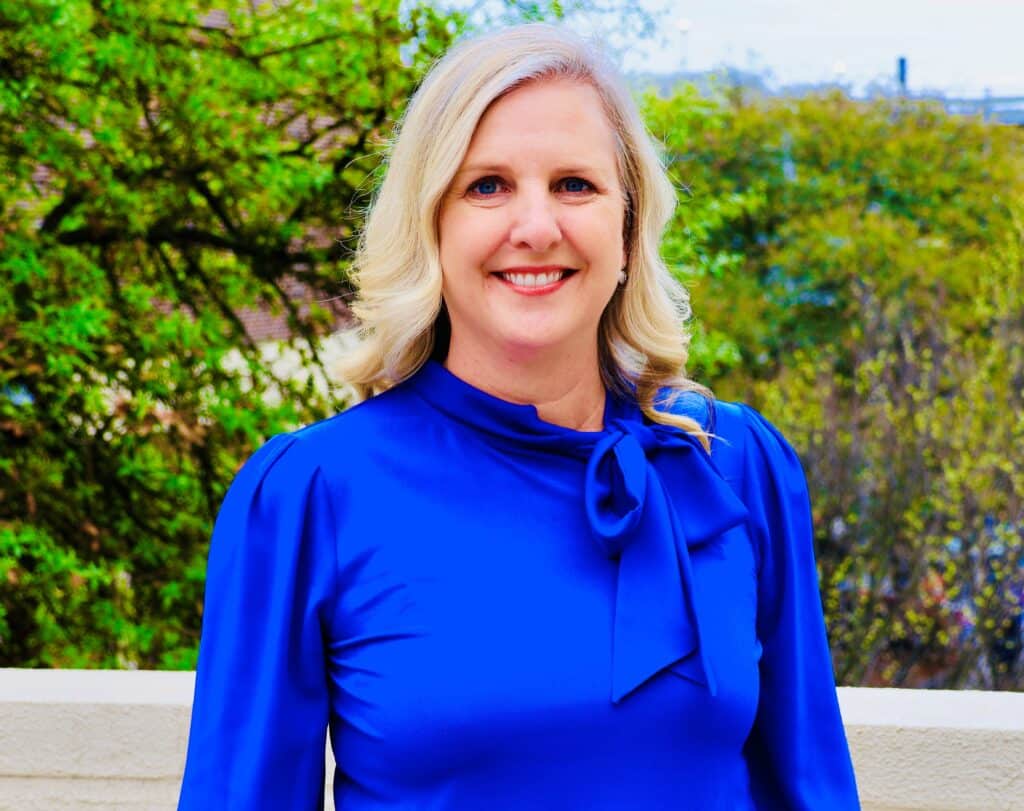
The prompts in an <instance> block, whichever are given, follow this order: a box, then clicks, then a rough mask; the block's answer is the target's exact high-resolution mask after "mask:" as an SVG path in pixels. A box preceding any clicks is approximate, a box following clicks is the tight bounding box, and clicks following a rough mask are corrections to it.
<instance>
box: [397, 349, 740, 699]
mask: <svg viewBox="0 0 1024 811" xmlns="http://www.w3.org/2000/svg"><path fill="white" fill-rule="evenodd" d="M406 385H408V386H409V387H411V388H412V389H413V390H414V391H415V392H416V393H417V394H419V395H420V396H421V397H422V398H423V399H425V400H426V401H427V402H428V403H430V404H431V405H432V406H433V407H434V408H436V409H437V410H438V411H440V412H442V413H444V414H445V415H446V416H448V417H450V418H451V419H453V420H456V421H457V422H460V423H462V424H464V425H467V426H469V427H471V428H473V429H475V430H477V431H480V432H482V433H484V434H486V435H488V436H489V437H490V438H491V439H492V440H493V441H495V442H497V443H499V444H502V445H506V446H508V445H511V446H513V447H515V448H516V449H518V450H530V451H534V452H536V453H538V454H545V453H551V454H556V455H560V456H567V457H570V458H575V459H579V460H580V461H581V462H583V463H584V465H583V467H582V473H583V477H582V481H581V485H582V488H581V490H582V492H581V498H582V500H583V506H584V509H585V512H586V516H587V520H588V522H589V525H590V529H591V531H592V535H593V540H594V542H595V543H597V544H598V546H599V548H600V549H601V550H602V551H603V553H604V554H605V555H606V556H607V557H608V558H610V559H613V560H616V561H617V562H618V567H619V572H618V583H617V588H616V596H615V621H614V628H613V640H612V674H611V700H612V701H613V702H616V703H617V702H619V701H621V700H622V699H623V698H624V697H625V696H626V695H627V694H629V693H631V692H632V691H633V690H635V689H636V688H638V687H639V686H640V685H642V684H643V683H644V682H645V681H647V680H648V679H650V678H651V677H652V676H654V675H655V674H656V673H658V672H659V671H661V670H663V669H665V668H667V667H672V668H673V669H674V670H676V671H677V672H680V673H681V674H683V675H685V676H687V677H688V678H691V679H693V680H694V681H697V682H698V683H701V684H704V685H706V686H707V688H708V689H709V690H710V691H711V693H712V694H715V692H716V689H715V679H714V668H713V666H712V663H711V662H710V661H709V660H708V656H707V652H706V650H705V646H702V645H701V643H700V640H701V619H700V614H701V612H700V606H699V605H698V602H699V601H698V598H697V594H696V591H695V589H694V587H693V568H692V565H691V561H690V555H691V552H692V551H693V550H694V549H696V548H697V547H700V546H703V545H705V544H708V543H710V542H712V541H713V540H715V539H716V538H718V537H719V536H721V535H722V533H724V532H725V531H727V530H729V529H731V528H732V527H734V526H736V525H737V524H739V523H741V522H742V521H743V520H744V519H745V518H746V517H747V510H746V507H745V506H744V505H743V503H742V502H741V501H740V500H739V498H738V497H737V495H736V494H735V492H734V491H733V489H732V487H731V486H730V485H729V484H728V483H727V482H726V481H725V480H724V479H723V478H722V476H721V474H720V473H719V472H718V470H717V469H716V468H715V466H714V464H713V463H712V461H711V459H710V457H709V456H708V454H707V453H706V452H705V450H704V448H703V447H702V446H701V444H700V442H699V441H698V440H697V439H696V438H695V437H694V436H692V435H690V434H688V433H687V432H685V431H683V430H682V429H680V428H676V427H674V426H670V425H663V424H660V423H656V422H652V421H651V420H649V419H647V418H646V417H645V416H644V415H643V412H642V411H641V410H640V408H639V406H638V405H637V404H636V402H635V401H632V400H628V399H620V398H617V397H615V396H614V395H613V394H611V393H610V392H608V393H606V395H605V409H604V427H603V429H602V430H600V431H575V430H573V429H571V428H566V427H563V426H560V425H555V424H553V423H550V422H545V421H544V420H542V419H540V417H539V416H538V415H537V409H536V407H534V406H532V405H522V404H517V403H510V402H507V401H505V400H502V399H500V398H498V397H495V396H493V395H491V394H488V393H487V392H484V391H482V390H480V389H477V388H475V387H474V386H472V385H470V384H469V383H467V382H465V381H464V380H461V379H460V378H458V377H456V376H455V375H454V374H452V373H451V372H449V371H448V370H447V369H445V368H444V367H443V366H442V365H441V364H439V363H437V362H436V361H428V362H427V363H426V364H425V365H424V366H423V367H422V368H421V369H420V370H419V371H418V372H417V373H416V374H415V375H413V376H412V377H411V378H410V379H409V380H408V381H407V382H406ZM538 464H543V461H542V460H541V459H538ZM680 596H682V599H680Z"/></svg>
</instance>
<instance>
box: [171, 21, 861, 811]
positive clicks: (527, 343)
mask: <svg viewBox="0 0 1024 811" xmlns="http://www.w3.org/2000/svg"><path fill="white" fill-rule="evenodd" d="M673 200H674V195H673V191H672V188H671V186H670V184H669V182H668V181H667V179H666V177H665V174H664V172H663V170H662V169H661V167H660V165H659V163H658V160H657V156H656V154H655V152H654V150H653V148H652V146H651V144H650V142H649V141H648V140H647V138H646V136H645V134H644V130H643V127H642V124H641V122H640V120H639V117H638V114H637V111H636V109H635V107H634V105H633V103H632V102H631V100H630V97H629V94H628V93H627V92H626V90H624V89H623V87H622V84H621V82H620V80H619V79H617V77H616V76H615V75H614V73H613V72H612V70H611V69H610V68H609V67H608V66H607V64H606V63H605V62H603V61H602V60H601V59H600V58H599V57H598V56H597V55H596V54H595V53H594V52H593V51H592V50H591V49H590V48H588V47H587V46H586V45H584V44H583V43H581V42H580V41H578V40H577V39H576V38H575V37H573V36H570V35H569V34H568V33H566V32H564V31H562V30H560V29H557V28H553V27H548V26H544V25H528V26H522V27H518V28H512V29H507V30H504V31H500V32H498V33H495V34H491V35H489V36H485V37H482V38H479V39H476V40H472V41H469V42H466V43H463V44H462V45H460V46H458V47H456V48H455V49H453V50H452V51H451V52H450V53H449V54H448V56H447V57H446V58H445V59H444V60H442V61H441V62H440V63H439V64H438V65H437V66H436V67H435V68H434V69H433V70H432V71H431V73H430V75H429V76H428V77H427V79H426V80H425V82H424V83H423V85H422V87H421V88H420V90H419V91H418V92H417V94H416V96H415V98H414V99H413V100H412V102H411V104H410V107H409V110H408V112H407V114H406V117H405V119H404V122H403V125H402V129H401V134H400V135H399V137H398V139H397V142H396V143H395V146H394V149H393V151H392V154H391V158H390V163H389V168H388V173H387V176H386V178H385V180H384V183H383V185H382V188H381V190H380V193H379V196H378V199H377V201H376V203H375V206H374V208H373V211H372V214H371V216H370V218H369V221H368V223H367V227H366V231H365V235H364V242H363V246H362V248H361V253H360V256H359V258H358V261H357V270H358V281H359V285H360V297H359V301H358V304H357V306H356V308H355V312H356V314H357V316H358V317H359V318H360V320H361V322H362V326H363V331H362V344H361V346H360V348H359V351H358V353H357V354H355V355H353V357H352V358H350V360H349V363H348V368H347V370H346V377H347V379H349V380H353V381H355V383H356V384H357V385H358V386H359V387H361V389H362V391H363V392H364V393H365V394H367V395H374V396H372V397H370V398H369V399H367V400H366V401H365V402H363V403H361V404H360V405H358V406H357V407H355V408H353V409H351V410H349V411H347V412H346V413H344V414H342V415H339V416H337V417H335V418H333V419H330V420H327V421H325V422H323V423H319V424H317V425H313V426H310V427H308V428H305V429H303V430H301V431H298V432H296V433H293V434H289V435H286V436H279V437H275V438H274V439H273V440H271V441H270V442H269V443H268V444H267V445H266V446H265V447H264V448H262V449H261V450H260V451H259V452H258V453H256V454H255V456H254V457H253V458H252V459H251V460H250V461H249V463H248V464H247V465H246V466H245V468H244V469H243V470H242V472H241V473H240V474H239V476H238V478H237V480H236V481H235V483H234V484H233V486H232V488H231V490H230V492H229V494H228V496H227V498H226V500H225V503H224V506H223V508H222V511H221V514H220V516H219V518H218V521H217V525H216V529H215V531H214V538H213V542H212V545H211V550H210V560H209V570H208V580H207V600H206V612H205V615H204V627H203V638H202V643H201V647H200V654H199V669H198V673H197V682H196V699H195V705H194V710H193V718H192V730H191V736H190V742H189V752H188V762H187V766H186V773H185V779H184V784H183V788H182V794H181V805H180V808H182V809H210V808H221V809H228V808H230V809H236V808H237V809H249V810H250V811H251V809H313V808H320V807H321V802H322V791H323V785H324V772H323V769H324V735H325V730H326V729H328V728H329V729H330V737H331V744H332V748H333V752H334V756H335V760H336V763H337V769H336V772H335V779H334V800H335V807H336V808H338V809H345V810H346V811H363V809H388V811H390V810H391V809H453V810H455V809H458V810H459V811H462V810H463V809H472V811H478V809H587V811H595V810H598V811H599V810H601V809H700V811H707V810H708V809H750V808H758V809H761V808H764V809H785V808H801V809H804V808H806V809H850V808H856V807H857V797H856V788H855V785H854V777H853V772H852V768H851V765H850V759H849V754H848V752H847V746H846V741H845V738H844V735H843V728H842V724H841V720H840V717H839V710H838V705H837V701H836V693H835V686H834V682H833V676H832V671H831V665H830V659H829V653H828V647H827V642H826V637H825V628H824V623H823V620H822V612H821V605H820V601H819V597H818V592H817V584H816V580H815V568H814V561H813V555H812V551H811V527H810V515H809V510H808V503H807V494H806V487H805V483H804V478H803V474H802V472H801V470H800V466H799V463H798V461H797V459H796V456H795V455H794V453H793V451H792V450H791V449H790V447H789V446H788V445H787V444H786V442H785V441H784V440H783V439H782V438H781V437H780V436H779V435H778V434H777V433H776V432H775V431H774V430H773V429H772V428H771V426H769V425H768V424H767V423H766V422H765V421H764V420H763V419H762V418H761V417H759V416H758V415H757V414H756V413H754V412H753V411H751V410H749V409H746V408H744V407H742V406H735V405H727V404H723V403H715V402H713V401H711V400H710V399H708V398H707V397H705V395H704V394H703V392H702V390H701V389H700V388H699V387H697V386H696V385H695V384H693V383H691V382H690V381H688V380H687V379H686V378H685V377H684V376H683V372H682V369H683V364H684V362H685V360H686V342H685V339H684V333H683V330H682V327H681V324H680V316H681V315H682V314H685V313H684V312H681V311H684V310H685V297H684V294H683V292H682V291H681V290H680V289H678V287H677V286H676V285H675V284H674V283H673V282H672V280H671V277H670V276H669V274H668V272H667V271H666V269H665V267H664V265H663V264H662V262H661V260H660V259H659V253H658V241H659V238H660V235H661V232H662V230H663V228H664V226H665V224H666V222H667V221H668V218H669V215H670V213H671V210H672V205H673Z"/></svg>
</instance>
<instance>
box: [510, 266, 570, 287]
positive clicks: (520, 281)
mask: <svg viewBox="0 0 1024 811" xmlns="http://www.w3.org/2000/svg"><path fill="white" fill-rule="evenodd" d="M575 272H576V271H575V269H573V268H562V269H561V270H550V271H546V272H544V273H495V274H494V275H495V276H497V277H498V278H499V279H503V280H504V281H506V282H508V283H509V284H514V285H515V286H516V287H547V286H548V285H552V284H555V283H557V282H560V281H562V279H567V278H568V277H569V276H571V275H572V274H573V273H575Z"/></svg>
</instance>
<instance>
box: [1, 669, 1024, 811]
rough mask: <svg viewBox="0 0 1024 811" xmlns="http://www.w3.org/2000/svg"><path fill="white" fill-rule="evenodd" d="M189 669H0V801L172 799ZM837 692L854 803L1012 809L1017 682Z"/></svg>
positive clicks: (877, 808) (153, 805)
mask: <svg viewBox="0 0 1024 811" xmlns="http://www.w3.org/2000/svg"><path fill="white" fill-rule="evenodd" d="M193 681H194V676H193V674H192V673H157V672H149V671H137V672H134V671H82V670H77V671H76V670H2V669H0V811H37V809H38V810H39V811H42V810H43V809H45V810H46V811H72V810H74V811H78V810H79V809H83V810H84V809H103V810H104V811H129V810H130V811H143V809H145V811H164V810H165V809H168V810H169V809H174V807H175V803H176V800H177V793H178V781H179V780H180V779H181V770H182V767H183V765H184V759H185V745H186V741H187V736H188V719H189V707H190V705H191V702H192V689H193ZM839 698H840V702H841V704H842V710H843V719H844V721H845V723H846V728H847V734H848V736H849V739H850V746H851V749H852V751H853V759H854V764H855V767H856V769H857V779H858V782H859V784H860V789H861V797H862V799H863V802H864V808H865V811H1010V810H1011V809H1021V810H1022V811H1024V693H981V692H970V691H963V692H948V691H940V690H936V691H922V690H869V689H863V688H843V689H841V690H840V691H839ZM328 796H329V793H328ZM328 807H330V803H329V802H328ZM282 811H285V810H284V809H282ZM624 811H632V810H627V809H624ZM637 811H643V810H642V809H637Z"/></svg>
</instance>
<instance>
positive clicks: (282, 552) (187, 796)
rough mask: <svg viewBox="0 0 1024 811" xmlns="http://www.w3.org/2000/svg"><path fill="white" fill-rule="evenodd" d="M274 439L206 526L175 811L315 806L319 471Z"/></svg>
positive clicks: (324, 554)
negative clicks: (202, 589) (206, 552)
mask: <svg viewBox="0 0 1024 811" xmlns="http://www.w3.org/2000/svg"><path fill="white" fill-rule="evenodd" d="M302 444H303V443H302V442H301V440H298V439H296V437H294V436H291V435H281V436H278V437H275V438H274V439H272V440H271V441H270V442H268V443H267V444H266V445H265V446H264V447H263V448H261V449H260V450H259V451H257V452H256V454H255V455H254V456H253V457H252V458H251V459H250V460H249V461H248V462H247V463H246V464H245V466H244V467H243V468H242V470H241V472H240V473H239V474H238V476H237V478H236V479H235V481H234V483H233V484H232V485H231V488H230V490H229V491H228V494H227V497H226V498H225V500H224V503H223V506H222V507H221V510H220V514H219V516H218V518H217V522H216V524H215V526H214V532H213V539H212V541H211V544H210V556H209V563H208V566H207V575H206V598H205V609H204V613H203V632H202V639H201V641H200V646H199V662H198V670H197V673H196V689H195V701H194V703H193V707H192V725H191V730H190V733H189V743H188V755H187V758H186V764H185V777H184V781H183V783H182V789H181V796H180V800H179V805H178V808H179V811H209V809H211V808H217V809H223V811H234V810H235V809H237V810H238V811H241V809H245V810H246V811H260V810H261V809H266V811H271V809H273V810H274V811H279V809H282V808H288V809H295V811H313V809H318V810H319V809H321V808H323V792H324V753H325V747H326V728H327V722H328V714H329V709H328V690H327V669H326V664H325V660H326V655H325V643H324V639H325V636H326V629H327V624H328V622H329V611H330V606H331V604H332V593H333V590H334V588H335V576H336V575H335V572H336V568H337V567H336V565H335V561H336V557H335V551H334V543H333V534H334V521H333V518H332V515H331V512H330V501H329V497H328V493H327V492H326V487H325V483H324V480H323V474H322V473H321V471H320V470H319V468H318V467H317V466H316V464H315V462H313V461H311V460H310V459H309V458H308V451H306V450H305V449H304V448H303V447H302Z"/></svg>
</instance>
